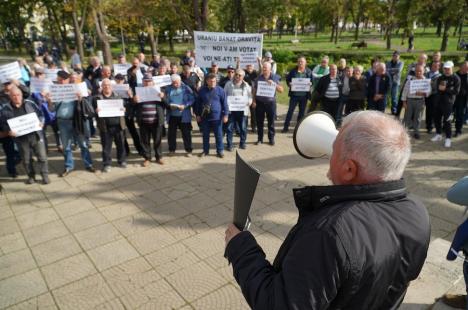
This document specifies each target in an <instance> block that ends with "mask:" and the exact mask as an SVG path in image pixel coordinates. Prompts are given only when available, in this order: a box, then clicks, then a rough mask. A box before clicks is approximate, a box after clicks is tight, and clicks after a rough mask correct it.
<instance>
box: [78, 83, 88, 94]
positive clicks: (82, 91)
mask: <svg viewBox="0 0 468 310" xmlns="http://www.w3.org/2000/svg"><path fill="white" fill-rule="evenodd" d="M75 87H76V91H77V92H78V93H80V95H81V97H88V96H89V92H88V86H87V85H86V83H85V82H81V83H79V84H75Z"/></svg>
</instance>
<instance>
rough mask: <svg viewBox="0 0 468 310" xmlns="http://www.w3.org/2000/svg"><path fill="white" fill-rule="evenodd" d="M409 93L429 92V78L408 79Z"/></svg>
mask: <svg viewBox="0 0 468 310" xmlns="http://www.w3.org/2000/svg"><path fill="white" fill-rule="evenodd" d="M409 92H410V94H415V93H416V92H422V93H426V94H428V93H430V92H431V80H430V79H421V80H410V91H409Z"/></svg>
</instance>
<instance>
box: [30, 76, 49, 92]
mask: <svg viewBox="0 0 468 310" xmlns="http://www.w3.org/2000/svg"><path fill="white" fill-rule="evenodd" d="M52 84H53V83H52V80H51V79H48V78H45V79H39V78H35V77H31V84H30V85H29V88H30V89H31V92H33V93H40V92H42V91H45V92H48V91H49V86H50V85H52Z"/></svg>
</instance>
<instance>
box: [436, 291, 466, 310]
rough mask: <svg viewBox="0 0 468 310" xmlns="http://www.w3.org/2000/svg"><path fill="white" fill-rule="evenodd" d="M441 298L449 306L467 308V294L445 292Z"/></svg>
mask: <svg viewBox="0 0 468 310" xmlns="http://www.w3.org/2000/svg"><path fill="white" fill-rule="evenodd" d="M441 299H442V302H443V303H444V304H446V305H447V306H450V307H452V308H456V309H466V295H453V294H445V295H444V296H442V298H441Z"/></svg>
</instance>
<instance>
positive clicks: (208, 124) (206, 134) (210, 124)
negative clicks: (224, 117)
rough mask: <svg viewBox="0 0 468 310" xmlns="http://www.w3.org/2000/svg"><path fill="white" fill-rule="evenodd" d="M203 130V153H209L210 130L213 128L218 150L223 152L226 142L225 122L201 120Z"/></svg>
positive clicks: (219, 152)
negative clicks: (224, 140) (224, 139)
mask: <svg viewBox="0 0 468 310" xmlns="http://www.w3.org/2000/svg"><path fill="white" fill-rule="evenodd" d="M201 126H202V132H203V153H205V154H208V153H209V152H210V132H211V130H213V133H214V136H215V140H216V152H217V153H218V154H223V152H224V143H223V122H222V121H221V120H218V121H209V120H205V119H204V120H202V122H201Z"/></svg>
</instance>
